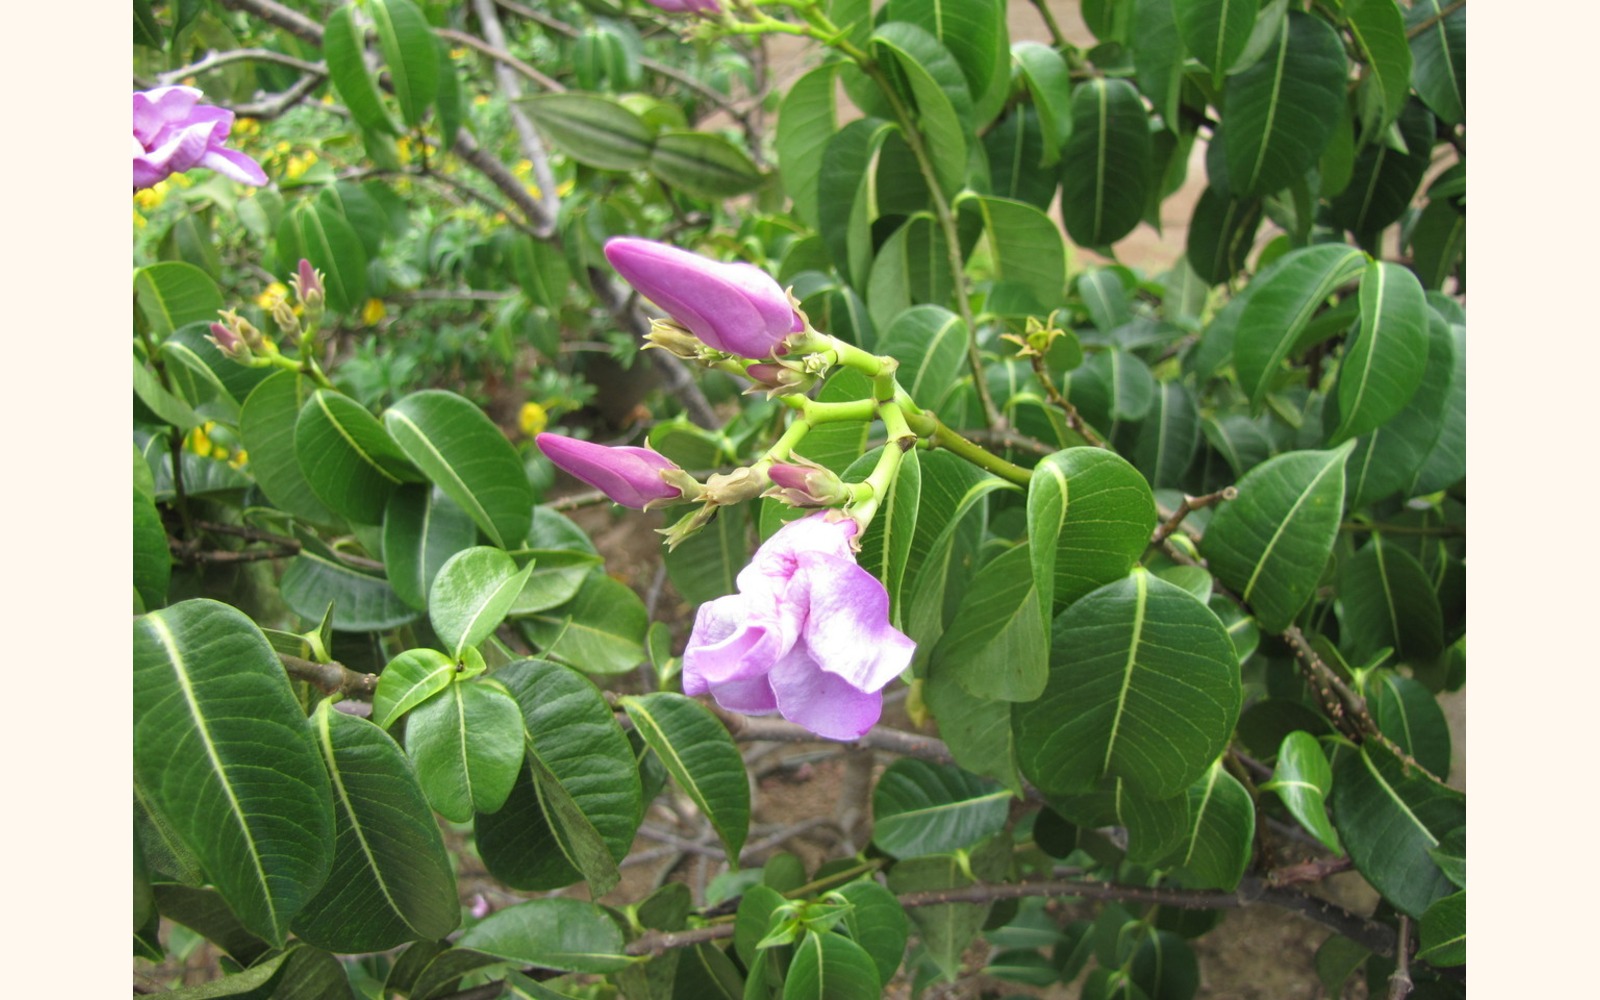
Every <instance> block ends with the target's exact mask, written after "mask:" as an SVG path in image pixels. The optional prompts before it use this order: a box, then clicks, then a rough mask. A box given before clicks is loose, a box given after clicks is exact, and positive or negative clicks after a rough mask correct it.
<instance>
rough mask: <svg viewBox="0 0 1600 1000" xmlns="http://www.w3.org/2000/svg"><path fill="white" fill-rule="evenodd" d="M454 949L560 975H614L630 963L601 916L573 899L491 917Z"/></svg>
mask: <svg viewBox="0 0 1600 1000" xmlns="http://www.w3.org/2000/svg"><path fill="white" fill-rule="evenodd" d="M456 946H457V947H459V948H471V949H473V950H475V951H481V952H485V953H487V954H490V955H495V956H498V957H500V958H503V959H506V960H507V961H511V962H520V963H522V964H524V965H535V966H538V967H540V968H544V969H559V970H560V971H562V972H595V973H606V972H615V971H617V970H618V969H621V968H623V967H625V966H627V965H628V963H629V962H631V961H633V960H632V959H630V958H629V957H628V956H627V955H626V954H624V953H623V950H622V949H623V942H622V930H621V928H619V927H618V926H617V925H616V923H615V922H613V921H612V919H611V917H610V916H608V915H607V913H606V911H605V910H603V909H601V908H600V907H599V906H596V905H595V904H593V903H585V902H583V901H582V900H577V899H534V900H529V901H528V902H526V903H518V904H517V905H515V906H508V907H506V908H505V909H503V910H500V911H498V912H495V913H491V914H490V915H489V916H487V917H485V918H484V919H483V921H482V922H481V923H479V924H477V925H476V926H474V927H472V928H471V929H469V930H468V931H467V932H466V933H465V934H463V935H461V937H460V939H459V940H457V942H456Z"/></svg>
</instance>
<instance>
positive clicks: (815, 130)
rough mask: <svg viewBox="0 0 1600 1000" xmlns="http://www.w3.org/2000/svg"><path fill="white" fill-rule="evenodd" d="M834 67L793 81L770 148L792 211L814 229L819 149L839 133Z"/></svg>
mask: <svg viewBox="0 0 1600 1000" xmlns="http://www.w3.org/2000/svg"><path fill="white" fill-rule="evenodd" d="M837 73H838V67H837V66H836V65H834V64H832V63H826V64H824V65H821V66H818V67H816V68H815V69H813V70H811V71H810V72H808V73H806V74H805V75H804V76H802V77H800V79H798V80H796V81H794V83H793V84H791V85H790V86H789V88H788V92H787V93H785V94H784V95H783V103H782V104H780V105H779V108H778V126H777V130H776V134H775V136H774V145H775V147H776V150H777V154H778V173H779V175H780V176H781V177H782V179H783V188H784V190H785V191H787V192H788V193H789V197H790V198H792V199H793V201H794V212H795V214H796V215H798V216H799V217H800V219H801V221H802V222H804V223H805V224H806V225H807V226H809V227H811V228H813V229H815V228H817V176H818V174H820V173H821V171H822V163H823V150H825V149H826V148H827V145H828V140H829V139H831V138H832V137H833V136H834V134H835V133H837V132H838V131H839V126H838V108H837V102H838V98H837V96H836V95H837V93H838V86H837Z"/></svg>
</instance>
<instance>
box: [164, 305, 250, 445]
mask: <svg viewBox="0 0 1600 1000" xmlns="http://www.w3.org/2000/svg"><path fill="white" fill-rule="evenodd" d="M201 329H203V327H202V326H201V325H200V324H198V323H192V324H190V325H189V326H186V327H184V328H183V329H182V330H179V331H177V332H175V333H173V335H172V336H170V337H168V338H167V339H166V340H164V341H162V343H161V346H160V348H159V349H158V350H159V351H160V354H161V358H162V360H163V361H165V362H166V369H167V377H168V378H169V379H170V380H171V382H172V386H173V389H174V390H175V391H176V392H177V394H178V395H179V396H181V397H182V398H183V399H186V400H189V401H190V402H191V403H193V404H194V408H195V412H196V413H197V414H198V415H200V416H202V417H206V418H209V419H211V420H215V421H217V422H218V423H222V424H227V425H228V426H230V427H237V426H238V425H239V404H238V402H237V401H236V400H235V399H234V397H233V394H232V392H230V391H229V388H228V386H227V385H226V384H225V383H224V382H223V380H222V378H221V376H219V375H218V373H217V371H216V370H215V369H214V368H212V366H211V365H210V364H209V363H208V362H207V358H206V357H205V356H202V355H201V354H200V353H199V351H198V350H196V347H197V346H202V347H203V348H205V349H206V353H207V355H209V356H210V358H212V359H215V361H216V362H218V363H219V364H223V365H227V366H228V367H229V368H232V369H233V370H234V371H243V370H245V369H241V368H240V367H239V366H238V365H236V364H234V363H233V362H232V361H228V360H226V359H224V358H223V356H222V352H221V351H218V350H217V349H216V347H214V346H213V345H211V344H210V343H208V342H207V341H205V339H204V336H205V335H204V334H202V333H200V332H199V331H200V330H201Z"/></svg>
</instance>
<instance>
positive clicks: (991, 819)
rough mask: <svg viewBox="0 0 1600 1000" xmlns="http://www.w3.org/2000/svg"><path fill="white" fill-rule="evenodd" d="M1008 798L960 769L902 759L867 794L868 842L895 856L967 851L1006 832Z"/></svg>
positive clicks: (891, 766) (999, 789)
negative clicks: (869, 806) (869, 813)
mask: <svg viewBox="0 0 1600 1000" xmlns="http://www.w3.org/2000/svg"><path fill="white" fill-rule="evenodd" d="M1010 799H1011V793H1010V792H1009V791H1007V790H1006V789H1004V788H998V787H996V786H995V785H994V784H993V783H992V782H988V781H983V780H982V779H979V778H976V777H974V776H973V775H970V774H968V773H967V772H965V771H962V770H961V769H960V768H955V767H950V766H949V765H945V764H931V763H928V762H927V761H921V760H913V759H911V758H901V759H900V760H897V761H895V762H894V763H893V764H890V765H889V767H888V769H887V770H885V771H884V772H883V774H881V775H880V776H879V777H878V784H877V787H876V788H874V789H873V791H872V842H873V843H874V844H876V845H878V847H879V849H881V850H883V851H884V852H886V853H888V854H891V855H893V856H894V857H897V858H909V857H915V856H918V855H922V854H948V853H951V852H953V851H955V850H958V849H960V848H968V847H972V846H973V845H975V844H977V843H978V841H980V840H983V839H984V838H985V837H989V836H993V835H994V834H996V833H999V832H1000V831H1001V830H1003V829H1005V825H1006V818H1007V816H1008V815H1009V813H1010V809H1011V804H1010Z"/></svg>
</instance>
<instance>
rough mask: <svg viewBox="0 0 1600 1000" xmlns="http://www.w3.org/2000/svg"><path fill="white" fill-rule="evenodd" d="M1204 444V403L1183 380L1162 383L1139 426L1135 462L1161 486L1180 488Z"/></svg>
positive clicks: (1147, 477) (1140, 469) (1144, 473)
mask: <svg viewBox="0 0 1600 1000" xmlns="http://www.w3.org/2000/svg"><path fill="white" fill-rule="evenodd" d="M1199 447H1200V406H1199V404H1198V403H1197V402H1196V401H1195V398H1194V393H1192V392H1190V391H1189V387H1188V386H1186V385H1184V384H1183V383H1181V382H1162V383H1161V384H1160V385H1159V386H1157V388H1156V393H1155V396H1154V398H1153V399H1152V400H1151V404H1150V412H1149V413H1148V414H1146V415H1145V418H1144V421H1143V422H1142V423H1140V425H1139V436H1138V437H1137V438H1136V439H1135V441H1134V446H1133V462H1134V465H1135V466H1136V467H1137V468H1138V469H1139V472H1140V473H1141V474H1143V475H1144V477H1145V478H1146V479H1147V480H1148V481H1149V483H1150V485H1152V486H1154V487H1156V488H1157V489H1162V488H1166V487H1171V488H1177V487H1178V486H1180V485H1182V483H1183V478H1184V475H1185V473H1187V472H1188V471H1189V466H1190V465H1191V464H1193V462H1194V454H1195V451H1196V450H1198V449H1199Z"/></svg>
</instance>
